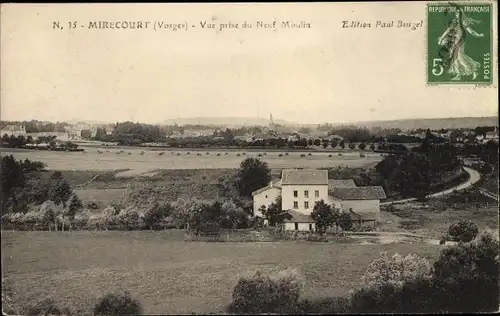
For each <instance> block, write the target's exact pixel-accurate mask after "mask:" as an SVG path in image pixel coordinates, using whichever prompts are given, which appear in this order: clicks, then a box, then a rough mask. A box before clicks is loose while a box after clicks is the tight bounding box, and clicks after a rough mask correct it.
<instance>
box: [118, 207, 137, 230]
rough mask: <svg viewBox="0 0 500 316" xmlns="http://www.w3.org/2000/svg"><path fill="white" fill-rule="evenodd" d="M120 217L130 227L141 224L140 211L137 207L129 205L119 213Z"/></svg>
mask: <svg viewBox="0 0 500 316" xmlns="http://www.w3.org/2000/svg"><path fill="white" fill-rule="evenodd" d="M118 219H119V221H120V223H121V224H122V225H124V226H125V227H127V228H128V229H134V228H137V226H138V224H139V212H138V210H137V209H136V208H135V207H132V206H129V207H127V208H124V209H123V210H121V211H120V213H118Z"/></svg>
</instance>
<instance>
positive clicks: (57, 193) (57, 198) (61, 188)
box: [49, 180, 73, 207]
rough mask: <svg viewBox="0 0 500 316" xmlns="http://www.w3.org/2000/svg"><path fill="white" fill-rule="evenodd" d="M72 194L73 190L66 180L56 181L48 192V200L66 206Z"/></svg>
mask: <svg viewBox="0 0 500 316" xmlns="http://www.w3.org/2000/svg"><path fill="white" fill-rule="evenodd" d="M72 195H73V190H72V189H71V186H70V185H69V183H68V182H67V181H66V180H60V181H57V182H56V183H55V185H54V187H52V188H51V190H50V193H49V196H50V200H51V201H53V202H54V203H55V204H57V205H59V204H61V205H62V206H63V207H66V204H67V202H68V200H69V198H70V197H71V196H72Z"/></svg>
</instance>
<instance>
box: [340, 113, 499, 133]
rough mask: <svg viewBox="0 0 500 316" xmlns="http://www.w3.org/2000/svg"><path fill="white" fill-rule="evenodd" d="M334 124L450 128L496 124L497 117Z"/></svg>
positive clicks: (404, 128) (402, 128)
mask: <svg viewBox="0 0 500 316" xmlns="http://www.w3.org/2000/svg"><path fill="white" fill-rule="evenodd" d="M334 125H354V126H359V127H363V126H364V127H367V128H372V127H382V128H399V129H401V130H409V129H417V128H424V129H427V128H429V129H431V130H432V129H434V130H436V129H441V128H443V129H452V128H475V127H478V126H498V118H497V117H495V116H491V117H453V118H435V119H401V120H390V121H366V122H355V123H345V124H334Z"/></svg>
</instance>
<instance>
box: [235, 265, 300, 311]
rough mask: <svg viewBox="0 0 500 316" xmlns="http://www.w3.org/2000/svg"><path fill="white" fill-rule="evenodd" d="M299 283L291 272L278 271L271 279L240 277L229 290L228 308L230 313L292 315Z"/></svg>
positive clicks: (298, 277)
mask: <svg viewBox="0 0 500 316" xmlns="http://www.w3.org/2000/svg"><path fill="white" fill-rule="evenodd" d="M302 287H303V282H302V279H301V277H300V275H299V274H298V272H297V271H296V270H294V269H287V270H283V271H280V272H279V273H278V274H277V275H275V276H264V275H262V274H261V272H260V271H259V272H257V273H256V274H255V275H254V276H251V277H248V278H245V277H243V278H240V279H239V281H238V283H237V284H236V285H235V287H234V289H233V299H232V302H231V304H230V306H229V312H231V313H246V314H248V313H253V314H255V313H279V314H285V313H292V312H294V310H295V309H296V306H297V303H298V300H299V296H300V290H301V289H302Z"/></svg>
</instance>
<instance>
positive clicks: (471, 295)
mask: <svg viewBox="0 0 500 316" xmlns="http://www.w3.org/2000/svg"><path fill="white" fill-rule="evenodd" d="M499 249H500V244H499V242H498V240H497V239H496V238H495V237H494V236H492V235H491V234H488V233H483V234H481V235H480V236H478V237H476V238H475V239H474V240H473V241H471V242H469V243H459V244H457V245H456V246H452V247H449V248H445V249H443V250H442V251H441V254H440V256H439V258H438V259H437V260H436V262H435V263H434V266H433V271H432V278H433V280H434V282H435V283H436V285H437V289H438V291H439V293H438V294H439V297H440V306H439V307H440V309H441V310H444V311H447V312H471V313H474V312H487V311H490V312H491V311H494V310H497V309H498V306H499V297H500V295H499V287H498V277H499V268H498V267H499V264H500V262H499Z"/></svg>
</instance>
